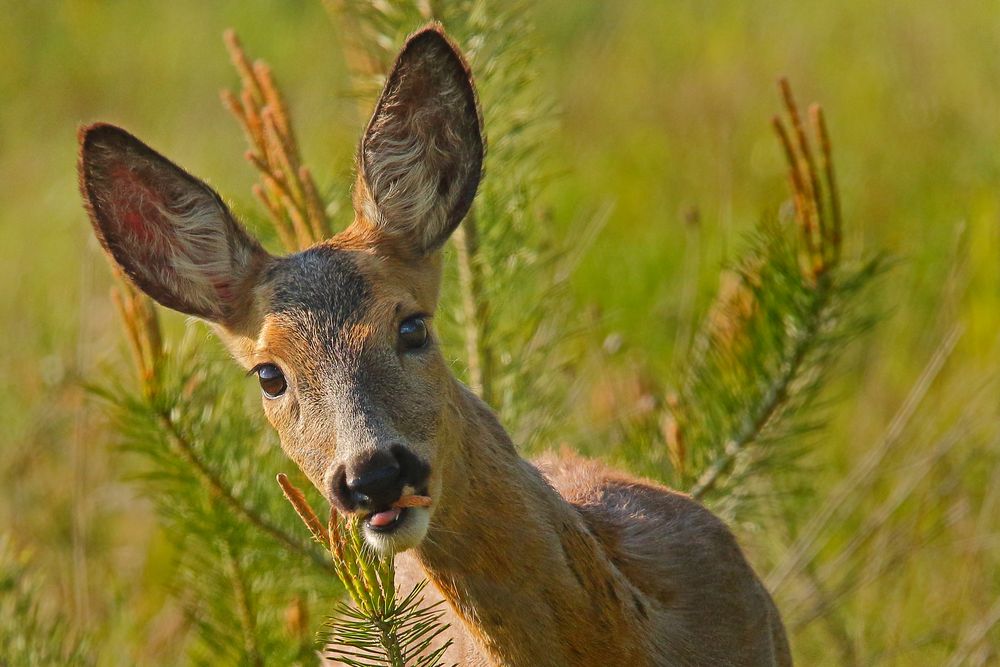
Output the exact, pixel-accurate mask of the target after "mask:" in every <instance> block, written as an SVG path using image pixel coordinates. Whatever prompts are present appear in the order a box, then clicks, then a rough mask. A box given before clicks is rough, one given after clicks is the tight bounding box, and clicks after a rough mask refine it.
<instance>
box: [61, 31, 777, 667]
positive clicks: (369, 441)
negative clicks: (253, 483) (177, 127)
mask: <svg viewBox="0 0 1000 667" xmlns="http://www.w3.org/2000/svg"><path fill="white" fill-rule="evenodd" d="M79 142H80V153H79V162H78V169H79V177H80V189H81V193H82V196H83V200H84V203H85V207H86V209H87V211H88V213H89V217H90V221H91V223H92V225H93V229H94V232H95V233H96V236H97V238H98V240H99V241H100V243H101V245H102V247H103V249H104V250H105V252H106V253H107V254H108V255H109V256H110V258H111V260H112V261H113V263H114V264H115V265H117V267H118V268H119V269H120V270H121V272H123V273H124V274H125V275H126V276H127V277H128V278H129V279H130V280H131V281H132V282H133V283H134V284H135V285H136V286H137V287H138V288H139V289H140V290H142V291H143V292H145V293H146V294H147V295H149V296H150V297H151V298H152V299H154V300H155V301H157V302H159V303H160V304H162V305H163V306H165V307H167V308H170V309H173V310H176V311H179V312H181V313H184V314H186V315H189V316H193V317H194V318H198V319H201V320H204V321H205V322H207V323H208V324H209V325H210V327H211V328H212V329H213V330H214V332H215V333H216V334H217V335H218V337H219V338H220V339H221V340H222V342H223V344H224V345H225V346H226V347H227V348H228V350H229V351H230V352H231V354H232V356H233V357H234V358H235V360H236V361H237V362H238V363H239V364H241V365H242V366H243V367H244V368H245V369H247V370H248V375H251V376H256V378H257V380H258V381H259V384H260V389H261V394H262V404H263V410H264V413H265V414H266V417H267V419H268V420H269V422H270V423H271V425H272V426H273V427H274V428H275V429H276V430H277V432H278V434H279V436H280V441H281V446H282V448H283V450H284V452H285V453H286V454H287V455H288V456H289V458H291V459H292V460H293V461H294V462H295V463H296V464H297V465H298V467H299V468H300V469H301V470H302V472H303V473H304V474H305V476H306V477H307V478H308V479H309V481H310V482H311V483H312V484H313V485H315V487H316V488H317V489H318V490H319V492H320V493H321V494H322V495H323V496H324V497H325V498H326V499H327V500H328V501H329V502H330V503H331V505H332V506H333V507H334V508H336V510H337V511H339V512H341V513H344V514H346V515H349V516H357V517H358V518H359V520H360V523H359V525H360V526H361V528H360V530H361V531H362V533H363V537H364V540H365V542H366V543H367V544H368V545H369V546H370V547H371V548H372V549H373V550H374V551H375V552H376V553H378V554H381V555H383V556H386V557H392V558H394V559H395V562H396V567H397V570H398V580H399V581H402V582H406V581H410V582H418V581H421V580H427V581H429V582H430V584H431V585H430V586H428V587H427V588H426V589H425V592H424V594H425V596H426V598H427V599H428V600H429V601H435V600H444V601H446V602H447V605H446V607H445V610H446V614H447V620H448V621H449V622H450V626H449V630H448V632H447V633H446V634H445V636H443V637H442V640H444V639H448V640H450V641H451V642H452V643H451V645H450V647H449V648H448V653H447V654H446V659H447V660H449V661H450V662H454V663H458V664H462V665H496V666H509V667H522V666H523V667H527V666H532V667H538V666H553V667H555V666H568V665H574V666H591V665H593V666H606V665H630V666H634V667H640V666H644V665H664V666H666V665H670V666H701V665H705V666H707V665H740V666H748V667H749V666H754V667H756V666H761V665H778V666H785V665H791V664H792V660H791V656H790V651H789V646H788V642H787V640H786V637H785V631H784V627H783V625H782V621H781V618H780V615H779V612H778V610H777V608H776V606H775V604H774V602H773V601H772V599H771V597H770V595H769V594H768V592H767V590H766V589H765V587H764V585H763V584H762V582H761V580H760V579H759V578H758V577H757V575H756V574H755V572H754V570H753V569H752V567H751V566H750V564H749V563H748V561H747V559H746V558H745V556H744V554H743V552H742V551H741V549H740V547H739V545H738V543H737V541H736V539H735V537H734V536H733V534H732V533H731V532H730V531H729V529H728V528H727V527H726V525H725V524H724V523H723V521H722V520H720V519H719V518H718V517H716V516H715V515H714V514H712V513H711V512H710V511H709V510H708V509H706V508H705V507H703V506H702V505H700V504H699V503H697V502H695V501H694V500H693V499H692V498H690V497H689V496H687V495H685V494H683V493H679V492H676V491H673V490H670V489H668V488H666V487H665V486H662V485H660V484H658V483H656V482H653V481H649V480H644V479H637V478H634V477H631V476H629V475H627V474H625V473H623V472H619V471H616V470H613V469H611V468H609V467H607V466H606V465H604V464H602V463H600V462H599V461H596V460H591V459H585V458H582V457H579V456H575V455H571V454H566V453H563V454H561V455H553V454H549V455H545V456H543V457H541V458H540V459H537V460H535V461H533V462H531V461H528V460H526V459H524V458H522V457H521V456H520V454H519V453H518V450H517V448H516V447H515V445H514V444H513V443H512V441H511V438H510V437H509V436H508V434H507V432H506V431H505V430H504V428H503V427H502V426H501V424H500V423H499V421H498V419H497V417H496V415H495V414H494V413H493V411H492V410H491V409H490V408H489V407H488V406H487V405H486V404H485V403H484V402H483V401H482V400H480V399H479V398H478V397H477V396H476V395H475V394H474V393H473V392H472V391H470V390H469V389H468V388H467V387H466V386H464V385H463V384H462V383H461V382H460V381H459V380H458V379H457V378H456V377H455V376H454V375H453V374H452V372H451V370H450V368H449V366H448V364H447V362H446V360H445V357H444V356H443V354H442V351H441V349H440V346H439V341H438V338H437V336H436V335H435V333H434V327H433V321H434V314H435V309H436V307H437V304H438V296H439V289H440V283H441V280H442V247H443V246H444V244H445V242H446V241H447V240H448V238H449V236H450V235H451V233H452V232H453V231H454V230H455V229H456V227H457V226H458V225H459V224H460V223H461V222H462V220H463V218H464V217H465V216H466V214H467V213H468V211H469V209H470V206H471V205H472V202H473V198H474V196H475V194H476V191H477V189H478V186H479V183H480V179H481V178H482V176H483V160H484V155H485V149H486V142H485V137H484V133H483V121H482V114H481V110H480V105H479V100H478V96H477V93H476V89H475V85H474V82H473V79H472V74H471V71H470V68H469V66H468V64H467V61H466V59H465V58H464V56H463V55H462V53H461V51H460V50H459V49H458V47H457V46H455V44H454V43H453V42H452V41H451V39H450V38H449V37H448V36H447V35H446V33H445V32H444V30H443V29H442V28H441V26H440V25H438V24H431V25H428V26H425V27H424V28H423V29H421V30H419V31H417V32H415V33H414V34H412V35H411V36H410V37H409V38H408V39H407V41H406V42H405V44H404V46H403V47H402V49H401V51H400V53H399V55H398V57H397V59H396V61H395V64H394V65H393V67H392V68H391V71H390V73H389V74H388V77H387V79H386V83H385V86H384V89H383V91H382V93H381V95H380V97H379V99H378V101H377V103H376V105H375V110H374V113H373V114H372V116H371V119H370V121H369V122H368V124H367V127H366V129H365V131H364V133H363V136H362V139H361V142H360V148H359V150H358V153H357V158H356V163H357V164H356V169H357V177H356V183H355V185H354V188H353V194H352V200H353V208H354V220H353V222H352V224H350V225H349V226H348V227H346V228H345V229H344V230H343V231H340V232H339V233H337V234H335V235H334V236H332V238H329V239H327V240H325V241H322V242H320V243H317V244H315V245H313V246H312V247H309V248H308V249H306V250H303V251H300V252H297V253H293V254H290V255H286V256H280V257H279V256H275V255H272V254H271V253H269V252H267V251H266V250H265V249H264V247H263V246H262V245H261V244H260V242H258V241H257V240H256V239H255V238H254V237H253V236H251V235H250V234H249V232H247V230H246V229H245V228H244V226H243V225H242V224H241V223H240V222H239V221H237V220H236V218H235V217H234V215H233V214H232V213H231V212H230V209H229V208H228V207H227V205H226V204H225V203H224V201H223V199H222V198H221V197H220V196H219V195H218V194H217V193H216V192H215V191H214V190H213V189H211V188H210V187H209V186H208V185H207V184H206V183H204V182H203V181H201V180H199V179H197V178H195V177H194V176H192V175H190V174H189V173H188V172H186V171H184V170H183V169H182V168H180V167H178V166H176V165H175V164H174V163H173V162H171V161H169V160H168V159H167V158H165V157H163V156H162V155H160V154H159V153H157V152H156V151H154V150H153V149H152V148H150V147H148V146H147V145H146V144H144V143H142V142H141V141H140V140H138V139H137V138H135V137H134V136H132V135H131V134H129V133H128V132H126V131H125V130H124V129H121V128H119V127H117V126H114V125H110V124H105V123H97V124H93V125H89V126H85V127H82V128H81V130H80V134H79ZM410 494H418V495H422V496H426V497H429V498H430V499H431V504H430V505H429V506H426V507H425V506H416V507H412V506H411V507H404V508H400V507H399V505H398V504H397V501H399V499H400V498H401V497H404V496H406V495H410Z"/></svg>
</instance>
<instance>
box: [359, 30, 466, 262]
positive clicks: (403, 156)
mask: <svg viewBox="0 0 1000 667" xmlns="http://www.w3.org/2000/svg"><path fill="white" fill-rule="evenodd" d="M484 150H485V146H484V140H483V136H482V130H481V121H480V117H479V105H478V101H477V99H476V91H475V88H474V87H473V84H472V78H471V75H470V73H469V68H468V65H466V63H465V60H464V59H463V58H462V55H461V54H460V53H459V51H458V49H457V48H456V47H455V46H454V45H453V44H452V43H451V41H450V40H449V39H448V38H447V37H446V36H445V35H444V33H443V31H442V30H441V28H440V26H438V25H436V24H435V25H431V26H428V27H427V28H424V29H423V30H420V31H419V32H417V33H415V34H414V35H413V36H411V37H410V38H409V39H408V40H407V42H406V44H405V45H404V46H403V49H402V51H401V52H400V54H399V57H398V58H397V59H396V64H395V65H393V68H392V71H391V72H390V73H389V77H388V79H387V80H386V83H385V89H384V90H383V91H382V95H381V97H380V98H379V101H378V104H377V105H376V106H375V113H374V114H373V115H372V118H371V121H370V122H369V123H368V129H367V130H366V131H365V136H364V138H363V139H362V140H361V150H360V151H359V156H358V163H359V164H358V172H359V174H358V182H357V185H356V186H355V191H354V204H355V209H356V211H357V214H358V219H359V220H360V221H362V223H363V224H367V225H371V226H372V227H374V228H375V230H376V231H377V232H378V233H379V234H381V235H384V236H388V237H390V238H393V239H395V240H397V241H402V242H403V244H404V245H405V246H407V247H408V248H409V249H410V250H411V251H414V252H416V253H417V254H418V255H424V254H427V253H430V252H433V251H434V250H437V249H438V248H439V247H441V245H442V244H444V242H445V241H446V240H447V239H448V236H449V235H450V234H451V233H452V231H454V229H455V227H457V226H458V223H460V222H461V221H462V218H463V217H465V214H466V213H467V212H468V211H469V207H470V206H471V205H472V199H473V197H474V196H475V194H476V188H477V187H478V186H479V178H480V175H481V172H482V167H483V153H484Z"/></svg>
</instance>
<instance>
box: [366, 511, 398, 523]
mask: <svg viewBox="0 0 1000 667" xmlns="http://www.w3.org/2000/svg"><path fill="white" fill-rule="evenodd" d="M398 518H399V510H398V509H391V510H386V511H384V512H376V513H375V514H372V515H371V517H370V518H369V519H368V523H370V524H371V525H373V526H375V527H376V528H383V527H385V526H388V525H389V524H390V523H392V522H393V521H395V520H396V519H398Z"/></svg>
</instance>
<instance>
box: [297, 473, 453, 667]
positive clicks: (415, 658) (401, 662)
mask: <svg viewBox="0 0 1000 667" xmlns="http://www.w3.org/2000/svg"><path fill="white" fill-rule="evenodd" d="M278 484H279V485H280V486H281V490H282V492H283V493H284V494H285V498H287V499H288V501H289V502H290V503H291V504H292V506H293V507H294V508H295V511H296V513H297V514H298V515H299V518H301V519H302V522H303V523H304V524H305V525H306V527H307V528H308V529H309V531H310V532H311V533H313V535H314V536H316V535H317V533H321V534H322V533H325V536H323V535H320V536H317V540H318V541H320V542H321V543H323V544H325V545H326V546H327V548H328V550H329V552H330V556H331V557H332V560H333V565H334V571H335V572H336V574H337V577H338V578H339V579H340V581H341V583H342V584H343V585H344V589H345V590H346V591H347V594H348V596H349V597H350V598H351V601H352V602H353V603H354V607H353V608H350V607H347V606H345V605H341V606H340V607H339V608H338V618H334V619H332V620H331V622H330V623H329V627H330V632H329V636H328V637H327V638H326V641H325V643H326V652H327V654H328V655H329V656H330V657H334V658H336V659H340V660H342V661H343V662H346V663H347V664H386V665H389V666H390V667H407V666H409V665H415V666H416V667H432V666H434V665H437V664H438V660H439V658H440V657H441V655H443V653H444V651H445V650H447V648H448V646H449V645H450V644H451V642H450V640H449V641H447V642H445V643H444V644H443V645H442V646H440V647H438V648H436V649H434V650H433V651H429V650H428V649H429V647H430V645H431V642H432V641H433V640H434V639H435V638H436V637H437V636H439V635H440V634H441V633H442V632H443V631H444V630H445V629H446V627H447V626H445V625H444V624H443V623H441V620H440V619H441V613H440V611H439V610H438V605H439V604H440V603H438V605H432V606H429V607H427V606H422V605H421V604H420V593H421V591H422V590H423V585H422V584H421V585H418V586H416V587H414V588H413V590H411V591H410V593H409V595H407V596H406V597H405V598H403V599H399V598H398V596H397V593H396V585H395V569H394V567H393V561H392V558H391V557H379V556H377V555H376V554H375V553H374V552H372V550H371V549H370V548H368V547H367V545H366V544H365V542H364V538H363V537H362V536H361V532H360V525H359V521H358V519H357V518H356V517H344V516H341V515H340V514H338V513H337V511H336V510H335V509H334V508H333V507H331V508H330V518H329V521H328V522H327V525H326V526H323V525H322V524H321V523H320V520H319V518H318V517H317V515H316V512H315V511H313V509H312V507H311V506H310V505H309V501H308V500H306V497H305V495H304V494H303V493H302V492H301V491H300V490H299V489H297V488H296V487H295V486H294V485H293V484H292V483H291V481H290V480H289V479H288V477H287V476H286V475H284V474H279V475H278ZM409 498H411V499H416V500H415V502H417V503H419V504H420V505H423V504H425V500H424V499H423V497H422V496H409ZM404 500H406V499H404ZM409 506H415V505H409ZM354 661H357V662H354Z"/></svg>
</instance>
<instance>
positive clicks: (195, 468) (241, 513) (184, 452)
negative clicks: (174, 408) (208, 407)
mask: <svg viewBox="0 0 1000 667" xmlns="http://www.w3.org/2000/svg"><path fill="white" fill-rule="evenodd" d="M153 409H154V411H155V414H156V418H157V421H158V422H159V424H160V426H161V427H162V428H163V431H164V433H166V434H167V436H168V440H169V441H170V443H171V445H172V446H173V450H174V452H175V453H176V455H177V456H178V458H180V459H181V460H183V461H184V462H185V463H186V464H188V466H189V467H190V470H191V471H192V472H193V473H194V474H195V476H196V477H197V478H198V480H199V481H200V482H201V483H202V484H203V485H204V486H205V488H206V489H208V490H209V492H210V493H211V494H212V495H213V496H214V497H216V498H218V499H219V500H221V501H222V503H223V504H224V505H225V506H226V507H228V508H229V510H230V511H232V513H233V514H234V515H236V516H237V517H240V518H241V519H243V520H244V521H246V522H247V523H248V524H250V525H251V526H253V527H254V528H256V529H258V530H260V531H261V532H262V533H265V534H266V535H269V536H270V537H271V538H273V539H274V540H275V541H277V542H279V543H280V544H282V545H283V546H285V547H286V548H288V549H289V550H290V551H292V552H294V553H298V554H300V555H302V556H305V557H307V558H309V560H311V561H312V562H313V563H314V564H315V565H317V566H318V567H321V568H324V569H327V570H329V569H331V568H330V564H329V563H328V562H327V561H326V559H324V558H323V557H322V556H321V555H320V554H318V553H317V552H316V551H315V550H313V549H311V548H309V546H308V545H306V544H303V543H302V542H301V541H299V540H298V539H296V538H294V537H292V536H291V535H290V534H288V533H286V532H285V531H284V530H282V529H281V528H279V527H278V526H276V525H275V524H273V523H272V522H271V521H269V520H268V519H266V518H265V517H263V516H262V515H261V514H260V513H259V512H257V511H256V510H255V509H253V508H252V507H250V506H249V505H247V504H246V503H244V502H242V501H241V500H240V499H239V498H237V497H236V495H235V494H234V493H233V491H232V490H231V489H230V488H229V487H227V486H226V485H225V484H224V483H223V482H222V480H221V479H220V478H219V476H218V475H217V474H216V473H215V472H214V471H213V470H211V469H210V468H209V467H208V465H207V464H206V463H205V462H204V461H203V460H202V459H201V457H200V456H198V454H197V452H196V451H195V449H194V447H193V446H192V445H191V442H190V441H189V440H188V439H187V438H185V437H184V434H183V433H182V432H181V430H180V429H179V428H178V426H177V424H176V422H175V421H174V420H173V419H172V418H171V416H170V411H168V410H165V409H162V408H159V409H158V408H153Z"/></svg>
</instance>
